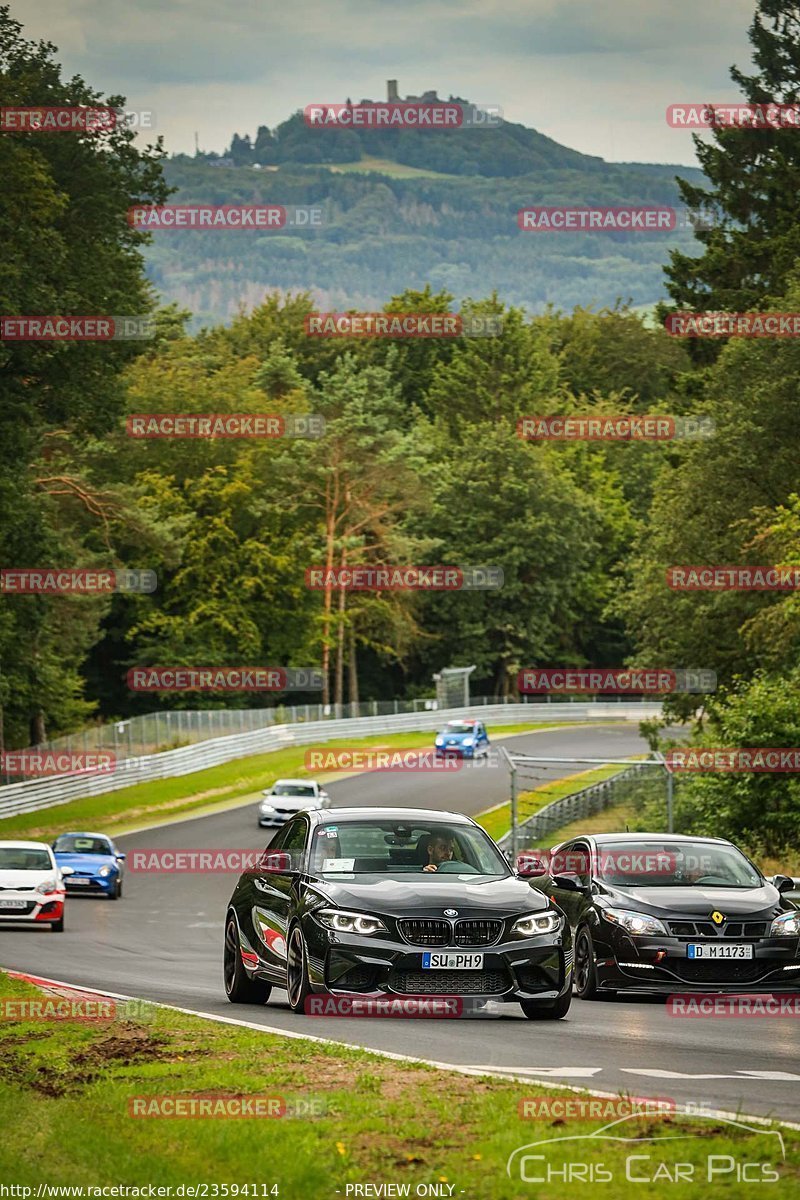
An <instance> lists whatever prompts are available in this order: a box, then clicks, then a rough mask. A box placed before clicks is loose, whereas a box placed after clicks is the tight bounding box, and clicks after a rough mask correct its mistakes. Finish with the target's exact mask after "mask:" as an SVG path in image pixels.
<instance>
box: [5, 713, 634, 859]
mask: <svg viewBox="0 0 800 1200" xmlns="http://www.w3.org/2000/svg"><path fill="white" fill-rule="evenodd" d="M599 724H606V722H599ZM608 724H611V722H608ZM563 725H564V722H563V721H551V722H540V723H536V724H523V725H510V726H502V727H500V728H498V729H495V730H494V731H493V732H492V734H491V736H492V737H493V738H494V740H495V741H499V740H500V739H502V738H503V737H508V736H510V735H511V734H514V733H525V732H531V731H534V730H540V729H541V730H546V729H554V728H561V727H562V726H563ZM432 742H433V734H432V733H430V732H424V733H397V734H392V735H391V736H387V735H385V734H384V735H382V736H376V737H368V738H357V739H356V738H353V739H350V738H346V737H344V736H340V737H337V738H335V739H333V741H332V743H330V744H334V745H347V746H348V747H355V748H358V747H366V746H390V747H393V748H395V749H399V750H411V749H417V748H420V747H427V746H431V745H432ZM324 744H325V743H322V742H320V743H319V745H324ZM308 749H310V747H309V746H293V747H291V748H290V749H286V750H271V751H269V752H268V753H266V754H257V755H253V756H251V757H249V758H238V759H235V760H234V761H233V762H229V763H222V764H221V765H220V766H218V767H209V768H207V769H206V770H204V771H194V772H192V774H190V775H180V776H176V777H174V778H172V779H158V780H154V781H153V782H152V783H140V784H134V786H133V787H128V788H121V789H120V790H119V791H118V792H106V793H104V794H103V795H102V796H90V797H86V798H84V799H78V800H70V801H69V802H68V803H67V804H60V805H57V806H56V807H55V808H46V809H41V810H40V811H38V812H32V813H21V814H19V815H18V816H13V817H4V818H2V819H0V838H10V837H30V838H43V839H45V840H47V839H49V838H51V837H55V835H56V834H58V833H62V832H64V831H65V830H69V829H91V830H94V831H96V832H98V833H124V832H128V831H130V830H132V829H135V828H137V826H141V825H147V824H148V823H156V822H158V821H161V820H163V821H168V820H171V819H173V818H175V819H179V818H180V817H182V816H186V815H187V814H189V813H198V812H209V813H211V812H214V811H222V810H223V809H225V808H227V807H231V806H232V805H234V804H235V803H237V802H239V801H242V802H245V801H246V800H248V799H251V800H253V801H254V802H255V801H256V800H257V799H258V796H259V793H260V792H261V790H262V789H263V788H266V787H269V785H270V784H271V783H273V782H274V781H275V780H276V779H280V778H281V777H282V776H289V777H296V778H303V777H306V776H309V775H310V774H313V775H314V776H315V778H319V779H326V778H327V779H329V780H335V779H343V778H345V776H344V775H343V774H339V775H328V776H325V775H324V774H323V775H321V774H319V773H315V772H309V771H307V770H306V769H305V767H304V765H303V763H304V758H305V753H306V751H307V750H308Z"/></svg>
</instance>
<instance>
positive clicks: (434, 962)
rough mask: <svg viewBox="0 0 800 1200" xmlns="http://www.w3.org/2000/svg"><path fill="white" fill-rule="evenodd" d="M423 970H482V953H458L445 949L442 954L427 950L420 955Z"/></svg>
mask: <svg viewBox="0 0 800 1200" xmlns="http://www.w3.org/2000/svg"><path fill="white" fill-rule="evenodd" d="M422 969H423V970H424V971H482V970H483V955H482V954H458V953H457V952H455V951H447V952H445V953H444V954H434V953H433V952H432V951H429V952H428V953H426V954H423V956H422Z"/></svg>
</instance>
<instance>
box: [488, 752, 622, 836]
mask: <svg viewBox="0 0 800 1200" xmlns="http://www.w3.org/2000/svg"><path fill="white" fill-rule="evenodd" d="M624 770H625V768H624V767H618V766H607V767H595V768H594V769H593V770H591V771H578V772H577V773H576V774H574V775H565V776H564V778H563V779H557V780H555V781H554V782H553V783H543V784H541V786H540V787H537V788H533V790H532V791H529V792H520V793H519V795H518V797H517V811H518V812H519V819H520V820H521V821H523V820H525V819H526V818H527V817H532V816H533V815H534V813H537V812H538V811H539V809H541V808H544V806H545V805H546V804H552V802H553V801H554V800H561V799H562V798H563V797H564V796H569V795H570V794H571V793H572V792H578V791H580V790H581V789H582V788H585V787H590V786H591V785H592V784H593V783H602V782H603V780H604V779H608V778H610V776H612V775H617V774H619V772H620V771H624ZM475 820H476V821H477V822H478V824H479V825H482V826H483V828H484V829H485V830H486V832H487V833H488V834H489V836H490V837H493V838H494V839H495V840H497V838H501V837H503V835H504V834H506V833H508V831H509V829H510V828H511V802H510V801H509V802H508V803H507V804H501V805H499V806H498V807H496V808H490V809H487V810H486V812H483V813H479V815H478V816H477V817H476V818H475Z"/></svg>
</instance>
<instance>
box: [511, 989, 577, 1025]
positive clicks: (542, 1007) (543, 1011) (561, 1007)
mask: <svg viewBox="0 0 800 1200" xmlns="http://www.w3.org/2000/svg"><path fill="white" fill-rule="evenodd" d="M571 1003H572V992H571V991H570V990H569V989H567V991H566V992H564V994H563V995H562V996H559V997H558V999H557V1000H555V1001H553V1002H551V1003H550V1004H541V1003H540V1002H539V1001H537V1000H520V1002H519V1004H520V1008H521V1009H522V1011H523V1012H524V1013H525V1016H526V1017H527V1018H528V1020H529V1021H560V1020H561V1018H562V1017H565V1016H566V1015H567V1013H568V1012H569V1006H570V1004H571Z"/></svg>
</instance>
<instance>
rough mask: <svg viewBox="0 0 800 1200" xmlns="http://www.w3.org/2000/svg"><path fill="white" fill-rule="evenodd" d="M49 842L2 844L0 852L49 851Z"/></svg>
mask: <svg viewBox="0 0 800 1200" xmlns="http://www.w3.org/2000/svg"><path fill="white" fill-rule="evenodd" d="M49 849H50V844H49V842H17V841H4V842H0V850H49Z"/></svg>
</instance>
